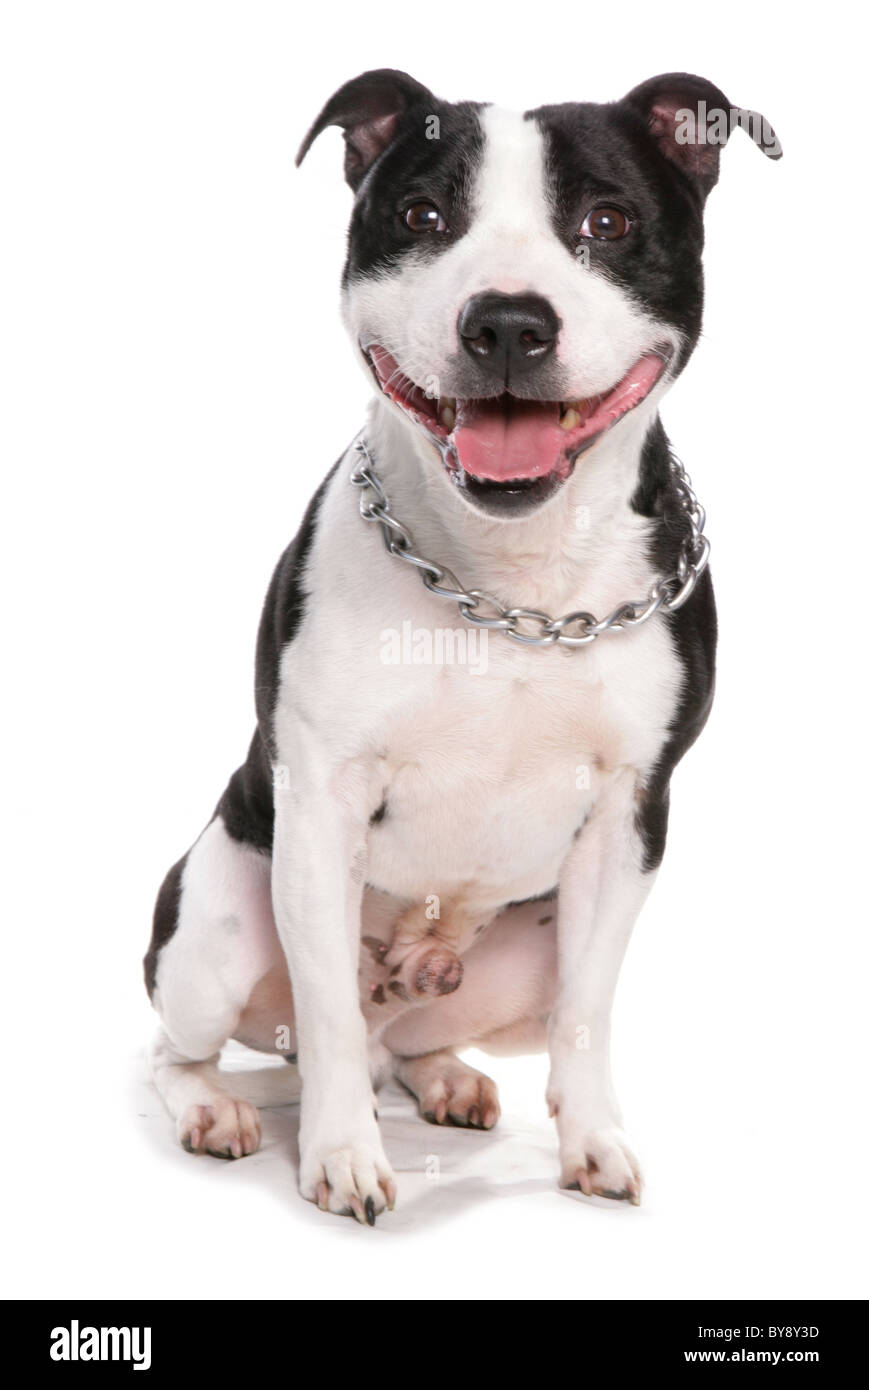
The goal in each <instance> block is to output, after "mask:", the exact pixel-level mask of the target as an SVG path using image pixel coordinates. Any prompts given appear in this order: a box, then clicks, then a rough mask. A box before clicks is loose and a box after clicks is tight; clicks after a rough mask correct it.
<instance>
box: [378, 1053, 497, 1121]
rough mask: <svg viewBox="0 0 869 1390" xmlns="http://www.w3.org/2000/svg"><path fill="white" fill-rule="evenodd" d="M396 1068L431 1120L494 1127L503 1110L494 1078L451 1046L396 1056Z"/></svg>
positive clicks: (421, 1112) (420, 1111) (424, 1116)
mask: <svg viewBox="0 0 869 1390" xmlns="http://www.w3.org/2000/svg"><path fill="white" fill-rule="evenodd" d="M394 1072H395V1075H396V1077H397V1078H398V1080H399V1081H400V1082H401V1084H402V1085H403V1086H406V1087H407V1089H408V1090H409V1091H410V1092H411V1094H412V1095H414V1096H416V1099H417V1101H418V1102H419V1113H420V1114H421V1115H422V1117H423V1119H425V1120H428V1122H429V1124H433V1125H444V1124H451V1125H462V1126H466V1127H468V1128H470V1129H491V1128H492V1126H493V1125H494V1124H495V1123H496V1122H497V1119H498V1116H499V1115H500V1113H501V1107H500V1106H499V1104H498V1088H497V1087H496V1085H495V1083H494V1081H492V1080H491V1079H490V1078H489V1077H488V1076H484V1074H483V1073H482V1072H481V1071H476V1070H475V1068H474V1067H469V1066H468V1064H467V1062H463V1061H462V1060H461V1058H460V1057H456V1055H455V1054H454V1053H453V1052H451V1051H449V1050H448V1049H446V1050H444V1051H443V1052H429V1053H426V1055H425V1056H423V1057H396V1058H395V1059H394Z"/></svg>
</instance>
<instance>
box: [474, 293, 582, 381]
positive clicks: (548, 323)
mask: <svg viewBox="0 0 869 1390" xmlns="http://www.w3.org/2000/svg"><path fill="white" fill-rule="evenodd" d="M560 327H561V324H560V322H559V320H558V316H557V315H556V313H555V310H554V309H553V307H552V305H551V304H550V303H549V302H548V301H547V300H545V299H543V298H542V297H541V296H540V295H539V294H498V293H496V292H495V291H494V290H488V291H486V292H485V293H484V294H475V295H474V296H473V298H472V299H469V300H468V302H467V304H466V305H465V306H464V308H463V309H462V312H461V313H460V314H459V337H460V338H461V340H462V346H463V348H464V349H465V352H467V353H470V355H471V357H473V358H474V360H475V361H476V362H478V364H479V365H480V366H481V367H483V368H484V369H485V370H486V371H488V372H491V374H492V375H493V376H497V377H498V378H500V380H501V381H503V383H504V385H505V386H508V385H510V383H511V382H514V381H516V380H517V379H518V378H519V377H524V376H528V375H529V374H530V373H531V372H533V371H534V368H535V367H536V366H537V365H538V364H539V363H540V362H542V361H544V359H545V358H547V357H548V356H549V354H550V353H551V352H552V350H553V348H554V347H555V340H556V338H557V337H558V330H559V328H560Z"/></svg>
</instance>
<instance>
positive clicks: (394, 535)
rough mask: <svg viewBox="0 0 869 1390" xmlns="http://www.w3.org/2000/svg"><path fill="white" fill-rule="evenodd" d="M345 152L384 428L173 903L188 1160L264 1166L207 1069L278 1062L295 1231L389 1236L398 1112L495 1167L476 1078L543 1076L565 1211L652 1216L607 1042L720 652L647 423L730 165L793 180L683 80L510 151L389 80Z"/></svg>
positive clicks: (246, 1127) (743, 122)
mask: <svg viewBox="0 0 869 1390" xmlns="http://www.w3.org/2000/svg"><path fill="white" fill-rule="evenodd" d="M330 126H338V127H340V128H341V129H342V130H343V134H344V141H345V159H344V172H345V177H346V180H347V182H348V183H349V185H350V188H351V189H352V191H353V193H354V195H355V199H354V206H353V212H352V217H351V221H350V228H349V236H348V250H347V260H346V265H345V268H344V274H343V282H342V283H343V298H342V303H343V317H344V321H345V324H346V327H347V329H348V331H349V335H350V339H351V342H352V344H353V347H354V350H355V354H356V356H357V357H358V359H359V361H360V363H361V366H362V369H363V371H364V372H365V373H366V374H367V375H368V377H369V380H370V382H371V384H372V385H373V387H374V396H373V401H372V403H371V406H370V411H369V414H368V419H367V423H366V425H365V427H364V430H363V432H362V434H361V435H360V436H359V438H358V439H357V440H356V441H355V442H354V443H353V445H351V446H350V447H349V448H348V449H347V450H346V451H345V453H344V454H343V455H342V456H341V458H340V459H339V460H338V462H337V463H336V464H335V466H334V467H333V468H332V469H331V471H330V472H329V473H328V475H327V477H326V478H325V480H324V481H323V483H322V484H321V486H320V487H319V489H318V491H317V492H316V494H315V496H314V498H313V500H312V501H311V503H310V505H309V507H308V509H307V512H306V514H305V516H304V519H303V521H302V524H301V528H300V530H299V532H298V534H297V536H296V537H295V539H294V540H293V541H292V543H291V544H290V546H289V547H288V549H287V550H286V551H285V553H284V555H283V556H282V558H281V560H280V562H279V564H278V566H277V569H276V570H275V573H274V577H273V579H272V582H271V586H270V588H269V591H268V595H267V597H266V600H265V606H264V610H263V614H262V620H261V624H260V629H259V637H258V643H257V652H256V712H257V726H256V731H255V733H254V735H253V740H252V742H251V745H250V751H249V753H248V756H247V760H246V762H245V763H244V764H243V765H242V766H241V767H240V768H239V769H238V770H237V771H236V772H235V773H234V774H233V776H232V777H231V778H230V780H229V784H228V786H227V787H226V790H225V792H224V793H223V795H222V797H221V798H220V801H219V803H218V805H217V808H216V810H215V812H214V815H213V816H212V819H211V820H210V821H209V823H208V825H207V826H206V828H205V830H204V831H203V832H202V834H201V835H200V837H199V839H198V840H196V842H195V844H194V845H193V847H192V848H191V849H190V850H189V851H188V852H187V854H185V855H184V857H183V858H182V859H181V860H179V862H178V863H177V864H175V865H174V866H173V867H172V868H171V869H170V870H169V873H168V875H167V876H166V879H165V881H164V883H163V885H162V888H161V890H160V893H159V895H158V899H157V905H156V909H155V913H154V926H153V937H152V941H151V945H150V948H149V950H148V953H147V956H146V957H145V976H146V983H147V988H148V991H149V993H150V996H151V999H152V1001H153V1005H154V1007H155V1009H156V1011H157V1013H158V1014H159V1017H160V1021H161V1022H160V1028H159V1031H158V1034H157V1037H156V1039H155V1041H154V1044H153V1047H152V1050H151V1054H150V1057H151V1067H152V1074H153V1077H154V1081H155V1083H156V1086H157V1088H158V1090H159V1092H160V1094H161V1095H162V1097H163V1099H164V1101H165V1103H166V1106H167V1108H168V1110H169V1112H170V1114H171V1115H172V1116H173V1118H174V1120H175V1122H176V1125H177V1134H178V1138H179V1139H180V1141H181V1143H182V1144H183V1145H184V1146H185V1147H186V1148H188V1149H189V1150H191V1151H193V1152H195V1153H200V1152H208V1153H211V1154H214V1155H216V1156H221V1157H229V1158H240V1157H242V1156H244V1155H246V1154H250V1153H252V1152H254V1150H255V1149H256V1148H257V1146H258V1144H259V1142H260V1127H259V1122H258V1117H257V1112H256V1110H255V1108H254V1107H253V1106H252V1105H251V1104H250V1103H248V1102H247V1101H245V1100H243V1099H240V1098H238V1097H237V1096H236V1095H234V1094H233V1092H232V1089H231V1088H230V1087H228V1085H227V1081H226V1078H225V1076H224V1075H223V1074H221V1073H220V1072H219V1071H218V1068H217V1061H218V1057H219V1054H220V1050H221V1048H222V1046H223V1045H224V1043H225V1042H226V1041H227V1040H228V1039H231V1038H233V1039H237V1040H239V1041H241V1042H242V1043H245V1044H247V1045H248V1046H249V1047H252V1048H256V1049H260V1050H265V1051H270V1052H276V1051H278V1052H280V1051H283V1052H284V1054H285V1055H286V1057H287V1059H288V1061H290V1062H291V1063H292V1064H293V1065H294V1066H295V1067H296V1068H297V1073H296V1074H297V1077H298V1083H299V1087H300V1091H301V1126H300V1140H299V1142H300V1167H299V1185H300V1190H301V1193H302V1195H303V1196H304V1197H305V1198H307V1199H309V1200H311V1201H313V1202H316V1203H317V1204H318V1205H319V1207H320V1208H321V1209H322V1210H328V1211H330V1212H335V1213H343V1214H349V1215H352V1216H354V1217H356V1219H357V1220H359V1221H360V1222H362V1223H367V1224H369V1225H373V1224H374V1222H375V1219H376V1216H377V1215H378V1214H379V1213H381V1212H382V1211H383V1210H384V1209H385V1208H387V1207H389V1208H391V1207H392V1206H393V1204H394V1201H395V1197H396V1182H395V1177H394V1175H393V1172H392V1169H391V1168H390V1165H389V1161H388V1159H387V1156H386V1154H385V1152H384V1148H383V1144H382V1142H381V1137H380V1132H379V1129H378V1123H377V1117H376V1106H375V1090H376V1087H377V1086H378V1085H379V1084H380V1082H381V1081H382V1080H383V1079H384V1077H386V1076H389V1075H392V1076H394V1077H396V1078H397V1079H398V1080H399V1081H400V1082H401V1083H402V1084H403V1085H404V1087H406V1088H407V1089H408V1090H409V1091H410V1092H411V1093H412V1094H413V1095H414V1096H415V1097H416V1099H417V1101H418V1104H419V1109H420V1112H421V1114H422V1116H423V1117H424V1118H425V1119H426V1120H428V1121H430V1122H432V1123H435V1124H447V1123H451V1124H456V1125H465V1126H471V1127H477V1128H482V1129H490V1128H491V1127H492V1126H493V1125H494V1124H495V1123H496V1121H497V1119H498V1114H499V1108H498V1097H497V1092H496V1089H495V1086H494V1084H493V1082H492V1081H491V1080H490V1079H489V1078H488V1077H486V1076H484V1075H483V1074H481V1073H480V1072H478V1071H476V1070H474V1069H473V1068H471V1067H470V1066H468V1065H466V1064H465V1063H464V1062H463V1061H462V1060H460V1058H459V1057H458V1056H457V1055H456V1054H457V1050H458V1049H461V1048H463V1047H467V1046H469V1045H474V1046H476V1047H479V1048H482V1049H483V1050H488V1051H490V1052H493V1053H509V1052H511V1051H512V1052H523V1051H533V1050H542V1049H546V1048H548V1051H549V1056H550V1072H549V1082H548V1087H547V1099H548V1103H549V1108H550V1113H551V1115H552V1116H554V1118H555V1122H556V1126H557V1131H558V1139H559V1152H560V1168H561V1172H560V1182H561V1185H562V1186H563V1187H566V1188H572V1189H577V1190H579V1191H581V1192H582V1193H585V1194H586V1195H598V1196H603V1197H607V1198H611V1199H614V1200H622V1201H629V1202H633V1203H638V1202H639V1200H640V1194H641V1184H642V1178H641V1173H640V1168H639V1165H638V1162H637V1159H636V1158H635V1156H634V1154H633V1152H632V1150H631V1148H630V1146H629V1143H628V1140H627V1138H626V1136H625V1133H624V1131H623V1128H622V1119H621V1115H620V1112H619V1108H618V1104H617V1101H616V1098H615V1094H614V1090H613V1084H612V1080H611V1075H610V1062H609V1051H610V1042H609V1034H610V1024H609V1020H610V1010H611V1004H612V998H613V992H614V989H615V985H616V977H617V975H618V971H619V967H620V963H621V960H622V957H623V954H624V951H625V948H626V946H627V942H628V938H629V936H630V933H631V929H632V926H633V923H634V921H635V919H636V917H637V914H638V913H639V911H640V909H641V907H642V904H643V902H644V900H645V897H646V895H647V893H648V891H649V889H650V887H651V885H652V882H653V881H654V878H655V874H656V870H657V868H658V866H659V864H660V862H661V857H662V855H663V853H664V846H665V839H666V832H667V813H668V800H669V784H670V777H671V774H672V771H673V768H674V766H675V765H676V763H677V762H678V761H679V759H680V758H681V757H682V755H683V754H684V753H685V751H686V749H687V748H688V747H689V746H690V745H691V744H692V743H693V742H694V740H695V739H696V738H697V735H698V734H699V733H700V730H701V729H702V727H703V725H704V723H705V721H706V718H707V715H708V712H709V708H710V703H711V700H712V692H713V683H714V667H715V643H716V618H715V606H714V600H713V592H712V583H711V579H710V575H709V569H708V565H707V563H706V561H707V555H708V544H707V542H706V539H705V536H704V532H703V522H704V517H703V512H702V508H701V507H700V504H699V503H698V502H697V500H696V498H695V496H694V494H693V492H692V490H691V487H690V483H689V481H688V479H687V475H686V474H685V473H684V470H683V469H682V467H681V465H680V464H679V462H678V461H677V460H676V459H675V457H674V456H673V454H672V452H671V450H670V446H669V443H668V440H667V437H666V435H665V433H664V430H663V427H662V424H661V421H660V418H659V414H658V409H659V405H660V402H661V400H662V398H663V396H664V394H665V392H666V391H667V389H668V388H669V386H670V385H671V384H672V382H673V381H674V380H675V379H676V377H677V376H678V375H679V374H680V372H681V371H682V369H683V368H684V366H685V364H686V362H687V361H688V358H689V357H690V355H691V353H692V351H693V348H694V346H695V344H696V342H697V339H698V335H699V332H700V325H701V310H702V300H703V277H702V268H701V251H702V246H703V209H704V204H705V200H706V197H707V195H708V193H709V191H710V189H711V188H712V187H713V185H714V184H715V183H716V181H717V178H718V172H719V161H720V155H721V150H722V149H723V148H724V146H725V144H726V142H727V139H728V137H729V135H730V134H731V133H732V131H734V130H735V129H736V127H737V126H740V127H742V128H743V129H744V130H746V131H747V133H748V134H749V135H750V136H751V138H752V139H753V140H754V142H755V143H756V144H757V145H758V147H759V148H760V149H761V150H762V151H763V152H764V153H765V154H766V155H768V156H769V157H771V158H778V157H779V155H780V153H781V149H780V146H779V142H778V140H777V138H776V136H775V133H774V132H773V131H772V129H771V128H770V127H769V125H768V123H767V122H766V121H765V120H764V119H763V118H762V117H760V116H759V115H757V113H754V112H751V111H746V110H744V109H743V108H738V107H733V106H732V105H731V104H730V102H728V101H727V99H726V98H725V96H724V94H723V93H722V92H721V90H720V89H719V88H717V87H715V86H714V85H713V84H712V83H710V82H708V81H706V80H705V79H703V78H699V77H695V76H691V75H688V74H684V73H671V74H667V75H665V76H661V77H657V78H653V79H652V80H650V81H648V82H645V83H643V84H642V85H641V86H638V87H636V88H634V89H633V90H632V91H631V92H630V93H629V94H628V95H627V96H626V97H624V98H623V99H622V100H620V101H615V102H612V103H610V104H606V105H603V104H595V103H572V104H567V105H555V106H544V107H540V108H538V109H536V110H533V111H527V112H524V113H514V112H511V111H508V110H505V109H502V108H500V107H496V106H491V105H486V104H481V103H472V102H459V103H449V102H445V101H441V100H439V99H438V98H436V97H435V96H434V95H433V94H432V93H431V92H430V91H429V90H428V89H427V88H426V87H424V86H423V85H421V84H420V83H419V82H417V81H416V80H414V79H413V78H411V77H409V76H408V75H407V74H406V73H402V72H398V71H392V70H389V69H382V70H378V71H373V72H367V73H365V74H363V75H362V76H360V77H357V78H355V79H354V80H353V81H350V82H348V83H346V84H345V85H344V86H343V87H341V88H340V90H339V91H337V92H336V93H335V95H334V96H333V97H332V98H331V99H330V100H329V101H328V102H327V103H326V106H325V107H324V109H323V110H322V112H321V113H320V115H319V116H318V117H317V119H316V121H315V122H314V124H313V126H312V127H311V130H310V131H309V133H308V135H307V136H306V138H305V140H304V142H303V144H302V147H301V150H300V152H299V156H298V160H297V163H301V161H302V159H303V158H304V156H305V154H306V153H307V151H308V150H309V148H310V146H311V144H312V142H313V141H314V140H315V139H316V138H317V136H319V135H320V134H321V133H322V132H323V131H324V130H326V129H327V127H330ZM396 634H403V636H402V639H401V641H400V642H399V645H398V648H396V647H395V641H394V639H395V635H396ZM444 634H446V635H447V637H448V638H449V641H450V642H451V643H452V647H450V648H448V647H447V645H445V644H444V643H442V644H441V648H440V652H439V653H438V648H437V644H436V643H435V641H434V638H435V637H437V636H438V635H440V636H443V635H444ZM405 639H407V640H405ZM471 639H475V640H476V642H477V644H478V645H477V647H476V648H475V650H476V651H477V653H478V654H479V653H480V652H481V651H482V650H483V646H484V647H485V661H484V662H482V661H478V662H477V663H476V665H472V663H470V662H469V661H468V660H462V659H460V658H461V657H462V655H463V651H464V654H465V656H466V655H467V650H468V644H469V643H470V642H471ZM462 641H464V644H465V646H464V648H463V647H462ZM390 643H391V644H392V645H391V647H390ZM388 650H391V651H392V656H388ZM396 650H397V651H398V656H397V657H396V656H395V652H396ZM448 651H449V654H450V655H451V656H452V657H454V658H456V659H447V653H448ZM402 653H403V654H402ZM282 1076H286V1077H287V1078H288V1079H289V1076H290V1074H289V1073H282Z"/></svg>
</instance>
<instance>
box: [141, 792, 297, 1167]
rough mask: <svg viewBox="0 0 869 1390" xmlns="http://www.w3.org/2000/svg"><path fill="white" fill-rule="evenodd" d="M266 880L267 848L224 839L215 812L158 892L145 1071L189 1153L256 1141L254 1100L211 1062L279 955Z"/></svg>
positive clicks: (235, 1151)
mask: <svg viewBox="0 0 869 1390" xmlns="http://www.w3.org/2000/svg"><path fill="white" fill-rule="evenodd" d="M269 883H270V860H269V856H268V855H267V854H264V853H262V852H261V851H259V850H256V849H254V848H253V847H251V846H250V845H246V844H243V843H241V842H239V841H237V840H234V839H232V838H231V836H230V835H229V834H228V832H227V830H226V827H225V825H224V823H223V820H222V818H221V817H220V816H216V817H215V819H214V820H213V821H212V822H211V824H210V825H209V826H208V827H207V829H206V830H205V831H204V832H203V834H202V835H201V836H200V838H199V839H198V840H197V842H196V844H195V845H194V846H193V848H192V849H191V850H190V852H189V853H188V854H187V855H186V856H185V858H184V859H183V860H182V861H181V863H180V864H178V865H176V866H175V868H174V869H172V870H170V873H169V875H168V876H167V879H166V881H165V883H164V885H163V888H162V889H161V892H160V896H159V898H158V900H157V909H156V912H155V917H154V940H153V942H152V946H151V950H150V951H149V954H148V957H147V958H146V976H147V980H148V985H149V988H150V991H151V997H152V1002H153V1004H154V1007H155V1008H156V1010H157V1012H158V1013H159V1015H160V1018H161V1021H162V1027H161V1028H160V1030H159V1032H158V1034H157V1037H156V1038H155V1040H154V1043H153V1046H152V1049H151V1054H150V1060H151V1070H152V1075H153V1079H154V1083H155V1085H156V1087H157V1090H158V1091H159V1092H160V1095H161V1096H162V1097H163V1100H164V1102H165V1104H166V1107H167V1109H168V1110H169V1113H170V1114H171V1116H172V1118H173V1119H174V1120H175V1123H176V1131H177V1134H178V1138H179V1140H180V1142H181V1143H182V1144H183V1145H184V1147H185V1148H187V1149H189V1150H191V1151H192V1152H207V1153H212V1154H214V1155H215V1156H216V1157H222V1158H241V1157H243V1156H244V1155H245V1154H250V1153H253V1152H254V1150H255V1149H256V1148H257V1147H258V1145H259V1142H260V1126H259V1119H258V1115H257V1111H256V1108H255V1107H254V1106H253V1105H251V1104H250V1103H249V1102H248V1101H246V1100H242V1099H240V1098H238V1097H237V1096H235V1095H234V1094H232V1091H231V1090H230V1089H229V1087H228V1086H227V1084H226V1078H225V1076H224V1075H223V1074H222V1073H221V1072H219V1071H218V1068H217V1062H218V1058H219V1055H220V1049H221V1048H222V1047H223V1045H224V1043H225V1042H226V1041H227V1040H228V1039H229V1038H231V1037H233V1036H234V1034H235V1033H236V1032H237V1030H238V1027H239V1021H240V1019H241V1018H242V1015H243V1013H244V1010H245V1006H246V1004H247V1003H248V1001H249V999H250V996H251V994H252V992H253V990H254V988H255V986H256V984H257V983H258V981H259V980H261V979H262V978H263V976H264V975H265V974H266V973H267V972H268V971H269V970H270V969H271V968H272V967H273V966H274V964H275V962H276V961H277V960H279V959H280V948H279V946H278V943H277V937H276V935H275V929H274V919H273V917H272V911H271V903H270V887H269Z"/></svg>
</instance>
